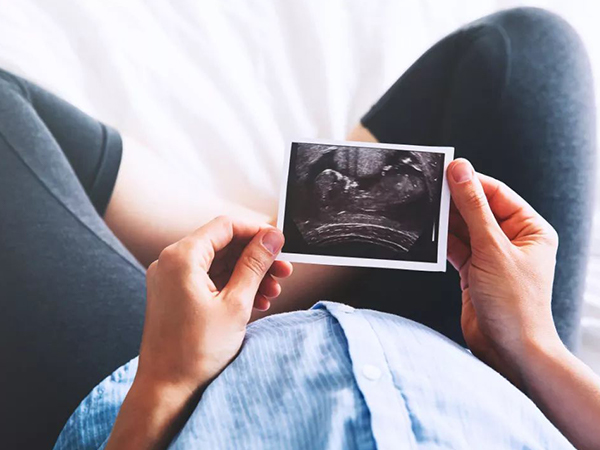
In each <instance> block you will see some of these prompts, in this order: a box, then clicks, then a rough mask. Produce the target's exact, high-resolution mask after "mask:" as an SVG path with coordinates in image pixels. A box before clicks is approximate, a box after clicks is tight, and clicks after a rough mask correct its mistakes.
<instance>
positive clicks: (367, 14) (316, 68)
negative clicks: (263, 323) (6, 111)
mask: <svg viewBox="0 0 600 450" xmlns="http://www.w3.org/2000/svg"><path fill="white" fill-rule="evenodd" d="M594 3H595V2H594V1H593V0H589V1H586V0H570V1H568V2H565V1H561V0H548V1H529V2H520V1H510V0H439V1H435V0H369V1H367V0H328V1H324V0H253V1H241V0H230V1H222V0H203V1H194V0H178V1H171V2H165V1H160V0H152V1H146V0H144V1H143V0H130V1H119V0H87V1H80V0H20V1H18V2H17V1H14V0H0V66H2V67H4V68H6V69H8V70H11V71H14V72H16V73H18V74H21V75H23V76H25V77H27V78H29V79H31V80H33V81H36V82H37V83H39V84H41V85H43V86H45V87H47V88H49V89H50V90H52V91H54V92H56V93H57V94H59V95H60V96H62V97H64V98H66V99H67V100H69V101H70V102H72V103H74V104H75V105H77V106H79V107H80V108H82V109H83V110H85V111H86V112H88V113H90V114H92V115H93V116H95V117H98V118H100V119H101V120H103V121H105V122H106V123H109V124H112V125H114V126H116V127H117V128H118V129H119V130H120V131H121V132H123V133H125V134H127V135H129V136H131V137H133V138H135V139H137V140H138V141H140V142H141V143H143V144H145V146H146V147H147V148H148V149H149V151H152V152H154V153H156V154H157V155H159V156H160V157H162V158H163V159H164V161H165V163H166V164H170V165H172V166H173V167H176V168H178V169H179V170H180V171H181V172H182V173H186V174H189V175H191V176H195V177H197V179H198V180H201V181H202V183H204V184H205V186H206V187H207V188H209V189H214V190H216V191H218V192H219V193H221V194H222V195H225V196H226V197H228V198H229V199H231V200H234V201H237V202H240V203H243V204H245V205H247V206H249V207H252V208H256V209H258V210H261V211H264V212H268V213H271V214H274V213H275V211H276V209H277V198H278V189H279V177H280V174H281V161H282V154H283V148H284V145H285V143H286V141H287V140H288V139H290V138H294V137H296V138H298V137H305V138H334V139H343V138H344V136H345V134H346V133H347V131H348V130H349V129H350V128H351V126H352V125H353V124H354V123H355V122H356V121H357V120H358V119H359V117H360V116H361V114H362V113H363V112H364V111H366V109H367V108H368V107H369V106H370V105H371V103H373V102H374V101H375V100H376V99H377V98H378V96H379V95H380V94H382V93H383V91H384V90H385V89H386V88H387V87H388V86H389V85H390V84H391V83H392V82H393V81H394V80H395V79H396V78H397V77H398V76H399V75H400V74H401V73H402V72H403V70H405V69H406V68H407V67H408V66H409V65H410V64H411V63H412V62H413V61H414V60H415V59H416V58H417V57H418V56H419V55H420V54H421V53H422V52H423V51H425V50H426V49H427V47H429V46H430V45H431V44H432V43H434V42H435V41H436V40H437V39H439V38H440V37H442V36H443V35H445V34H447V33H448V32H451V31H452V30H453V29H454V28H456V27H458V26H460V25H461V24H463V23H465V22H468V21H470V20H473V19H475V18H477V17H479V16H482V15H485V14H488V13H490V12H493V11H495V10H498V9H502V8H506V7H511V6H518V5H523V4H527V5H536V6H543V7H546V8H549V9H551V10H554V11H556V12H558V13H560V14H562V15H563V16H564V17H566V18H567V19H568V20H569V21H570V22H571V23H572V24H573V25H574V26H575V27H576V28H577V29H578V30H579V32H580V34H581V35H582V37H583V39H584V41H585V42H586V44H587V46H588V49H589V51H590V55H591V57H592V64H593V66H594V69H595V72H596V73H597V74H600V39H599V37H600V36H598V31H597V28H598V26H597V23H596V22H597V19H598V17H600V16H599V15H598V14H597V12H598V11H596V10H597V9H598V8H597V7H596V6H595V5H594ZM595 13H596V14H595ZM597 93H600V86H598V89H597ZM598 198H599V200H598V207H597V210H598V211H600V196H598ZM594 230H595V235H594V243H593V248H592V253H593V256H592V261H591V264H590V267H589V274H588V275H589V276H588V280H589V281H588V286H587V291H586V305H585V311H584V317H583V345H582V349H581V356H582V357H583V358H584V359H585V360H586V362H587V363H588V364H590V365H591V366H592V367H593V368H594V369H595V370H596V371H598V372H600V223H599V221H596V226H595V229H594Z"/></svg>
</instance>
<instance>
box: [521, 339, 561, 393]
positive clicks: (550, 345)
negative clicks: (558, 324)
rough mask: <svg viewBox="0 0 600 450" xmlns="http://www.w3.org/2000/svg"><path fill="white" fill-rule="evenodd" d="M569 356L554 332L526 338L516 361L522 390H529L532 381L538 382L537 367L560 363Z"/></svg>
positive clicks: (538, 371)
mask: <svg viewBox="0 0 600 450" xmlns="http://www.w3.org/2000/svg"><path fill="white" fill-rule="evenodd" d="M571 356H572V355H571V352H570V351H569V350H568V349H567V348H566V347H565V345H564V344H563V342H562V341H561V340H560V337H559V336H558V333H556V332H554V333H551V334H549V335H545V336H541V337H536V338H532V339H529V340H527V342H526V343H525V346H524V352H523V355H522V356H521V358H520V359H519V360H518V361H517V364H518V368H519V374H520V378H521V382H522V385H523V388H524V390H525V391H526V392H530V391H531V390H532V383H539V381H540V380H539V373H540V370H539V368H541V367H548V366H557V365H562V364H563V363H564V362H565V361H567V360H568V359H569V357H571Z"/></svg>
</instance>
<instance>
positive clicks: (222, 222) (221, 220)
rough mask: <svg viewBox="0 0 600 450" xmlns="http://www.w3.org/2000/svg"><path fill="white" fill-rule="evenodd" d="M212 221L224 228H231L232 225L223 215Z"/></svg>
mask: <svg viewBox="0 0 600 450" xmlns="http://www.w3.org/2000/svg"><path fill="white" fill-rule="evenodd" d="M213 220H214V222H215V223H218V224H219V225H221V226H222V227H224V228H227V227H231V226H232V224H233V219H232V218H231V217H229V216H227V215H224V214H222V215H220V216H217V217H215V218H214V219H213Z"/></svg>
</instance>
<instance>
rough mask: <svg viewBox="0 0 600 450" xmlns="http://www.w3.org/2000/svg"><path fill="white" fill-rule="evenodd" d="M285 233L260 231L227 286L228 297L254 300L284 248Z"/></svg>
mask: <svg viewBox="0 0 600 450" xmlns="http://www.w3.org/2000/svg"><path fill="white" fill-rule="evenodd" d="M283 242H284V237H283V233H282V232H281V231H280V230H278V229H277V228H268V229H265V230H262V231H260V232H259V233H258V234H257V235H256V236H255V237H254V239H252V240H251V241H250V243H249V244H248V245H247V246H246V248H245V249H244V251H243V252H242V254H241V256H240V258H239V259H238V261H237V263H236V265H235V268H234V269H233V273H232V274H231V278H230V279H229V282H228V283H227V286H225V289H224V291H225V294H226V296H230V295H231V296H233V297H232V298H236V299H238V301H239V300H240V299H249V301H250V300H251V299H253V298H254V296H255V295H256V292H257V291H258V287H259V286H260V283H261V282H262V280H263V278H264V277H265V275H266V274H267V271H268V270H269V269H270V268H271V265H272V264H273V261H275V258H276V257H277V255H278V254H279V252H280V250H281V247H283Z"/></svg>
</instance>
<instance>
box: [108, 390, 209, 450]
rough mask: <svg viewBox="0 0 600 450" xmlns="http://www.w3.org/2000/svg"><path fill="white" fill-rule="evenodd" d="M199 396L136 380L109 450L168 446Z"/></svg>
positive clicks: (117, 422)
mask: <svg viewBox="0 0 600 450" xmlns="http://www.w3.org/2000/svg"><path fill="white" fill-rule="evenodd" d="M197 397H198V395H197V394H195V393H191V392H189V391H185V390H183V389H180V388H178V387H175V386H162V387H159V386H157V385H154V384H152V383H143V382H138V381H136V382H134V384H133V385H132V387H131V389H130V391H129V393H128V394H127V397H126V398H125V401H124V402H123V405H122V406H121V410H120V411H119V415H118V417H117V420H116V422H115V425H114V427H113V430H112V432H111V434H110V438H109V440H108V444H107V446H106V450H117V449H118V450H127V449H136V450H138V449H153V450H154V449H157V450H158V449H165V448H167V447H168V445H169V443H170V442H171V440H172V439H173V437H174V436H175V435H176V434H177V432H178V431H179V430H180V429H181V427H182V426H183V425H184V424H185V421H186V420H187V418H188V417H189V415H190V414H191V413H192V411H193V409H194V407H195V405H196V403H197V401H198V398H197Z"/></svg>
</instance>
